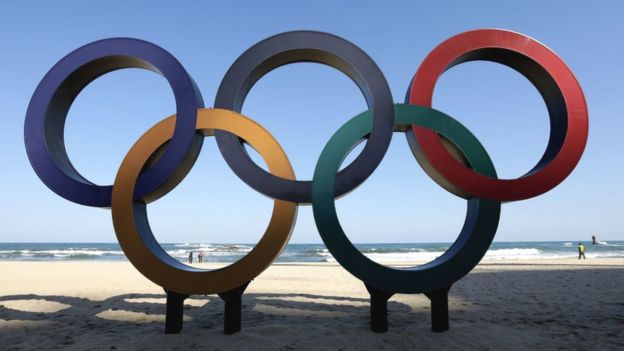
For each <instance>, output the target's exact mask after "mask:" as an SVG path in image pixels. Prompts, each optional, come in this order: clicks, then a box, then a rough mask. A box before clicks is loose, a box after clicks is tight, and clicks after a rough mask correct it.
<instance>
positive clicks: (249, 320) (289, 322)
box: [0, 259, 624, 350]
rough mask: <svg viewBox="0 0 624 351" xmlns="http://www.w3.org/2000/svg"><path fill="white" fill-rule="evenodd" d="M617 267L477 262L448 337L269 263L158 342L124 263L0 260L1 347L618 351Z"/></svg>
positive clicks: (352, 282)
mask: <svg viewBox="0 0 624 351" xmlns="http://www.w3.org/2000/svg"><path fill="white" fill-rule="evenodd" d="M623 287H624V259H591V260H590V259H588V260H585V261H578V260H575V259H559V260H531V261H519V260H508V261H484V262H482V263H481V264H480V265H479V266H478V267H476V268H475V269H474V270H473V271H472V272H471V273H470V274H468V275H467V276H466V277H464V278H463V279H462V280H460V281H459V282H457V283H456V284H455V285H454V286H453V287H452V289H451V291H450V294H449V315H450V328H451V329H450V330H448V331H446V332H444V333H433V332H431V331H430V315H429V300H428V299H427V298H426V297H425V296H423V295H395V296H393V297H392V298H391V299H390V301H389V303H388V310H389V328H390V329H389V331H388V332H387V333H383V334H376V333H373V332H371V331H370V329H369V305H368V294H367V293H366V289H365V288H364V286H363V284H362V283H361V282H360V281H359V280H357V279H356V278H354V277H352V276H351V275H350V274H349V273H347V272H346V271H345V270H344V269H343V268H342V267H341V266H339V265H338V264H335V263H321V264H312V263H306V264H274V265H273V266H271V267H270V268H269V269H268V270H267V271H265V272H264V273H263V274H261V275H260V276H259V277H257V278H256V279H255V280H254V281H253V282H252V283H251V284H250V285H249V287H248V289H247V291H246V293H245V295H244V297H243V312H242V318H243V320H242V328H243V330H242V332H240V333H238V334H235V335H229V336H227V335H223V333H222V329H223V302H222V301H221V300H220V299H219V298H218V297H217V296H215V295H211V296H192V297H191V298H189V299H188V300H187V301H186V304H185V312H184V315H185V317H184V318H185V323H184V330H183V331H182V333H181V334H179V335H165V334H164V313H165V304H164V303H165V296H164V293H163V291H162V290H161V288H160V287H158V286H156V285H154V284H153V283H151V282H150V281H148V280H147V279H146V278H144V277H143V276H142V275H140V274H139V273H138V272H137V271H136V270H135V269H134V268H133V267H132V266H131V265H130V264H129V263H127V262H93V261H81V262H0V349H2V350H34V349H36V350H48V349H68V350H148V349H171V350H203V349H209V350H211V349H214V350H225V349H228V350H231V349H235V350H250V349H254V350H325V349H326V350H361V349H376V350H408V349H409V350H429V349H432V350H433V349H436V350H438V349H444V350H477V349H478V350H501V349H505V350H528V349H531V350H622V349H624V291H623V290H622V289H623Z"/></svg>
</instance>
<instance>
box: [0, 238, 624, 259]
mask: <svg viewBox="0 0 624 351" xmlns="http://www.w3.org/2000/svg"><path fill="white" fill-rule="evenodd" d="M450 245H451V243H414V244H355V246H356V247H357V248H358V249H359V250H360V251H361V252H362V253H364V254H365V255H366V256H368V257H369V258H371V259H372V260H374V261H376V262H401V261H415V260H429V261H431V260H433V259H435V258H436V257H438V256H440V255H442V254H443V253H444V252H445V251H446V250H447V249H448V248H449V247H450ZM577 245H578V242H563V241H561V242H559V241H553V242H494V243H492V245H491V246H490V249H489V250H488V252H487V254H486V255H485V258H484V260H491V259H505V260H515V259H535V258H573V257H577ZM161 246H162V247H163V249H165V250H166V251H167V252H168V253H169V255H171V256H172V257H174V258H176V259H178V260H180V261H181V262H186V261H187V258H188V254H189V252H190V251H193V252H194V253H195V256H196V255H197V253H198V252H200V251H201V252H203V254H204V261H206V262H234V261H236V260H238V259H240V258H241V257H242V256H243V255H245V254H246V253H247V252H249V251H250V250H251V249H252V248H253V244H200V243H177V244H161ZM585 247H586V256H587V258H588V259H591V258H608V257H619V258H624V241H609V242H604V241H601V242H599V244H596V245H592V244H591V242H585ZM78 260H94V261H123V260H126V257H125V255H124V253H123V251H121V248H120V247H119V244H117V243H0V261H78ZM332 261H335V260H334V259H333V257H332V256H331V254H330V253H329V252H328V251H327V249H326V248H325V246H324V245H323V244H288V246H287V247H286V249H285V250H284V251H283V252H282V254H281V255H280V256H279V257H278V259H277V262H332Z"/></svg>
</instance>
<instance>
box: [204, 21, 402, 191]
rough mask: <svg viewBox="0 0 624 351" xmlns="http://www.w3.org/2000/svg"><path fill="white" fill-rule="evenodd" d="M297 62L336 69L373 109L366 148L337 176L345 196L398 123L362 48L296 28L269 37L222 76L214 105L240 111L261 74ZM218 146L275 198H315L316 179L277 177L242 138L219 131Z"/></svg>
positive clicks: (377, 72)
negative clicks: (253, 156) (256, 159)
mask: <svg viewBox="0 0 624 351" xmlns="http://www.w3.org/2000/svg"><path fill="white" fill-rule="evenodd" d="M295 62H316V63H322V64H325V65H328V66H330V67H333V68H336V69H337V70H339V71H341V72H342V73H344V74H346V75H347V76H348V77H349V78H351V79H352V80H353V81H354V82H355V84H356V85H357V86H358V87H359V88H360V90H361V91H362V93H363V94H364V98H365V99H366V104H367V105H368V108H369V109H371V110H373V111H374V118H373V128H372V131H371V134H370V136H369V138H368V140H367V142H366V145H364V149H363V150H362V152H361V153H360V154H359V155H358V156H357V157H356V158H355V160H353V162H352V163H351V164H349V165H348V166H347V167H345V168H344V169H343V170H342V171H340V172H339V173H338V174H337V175H336V187H335V192H334V194H335V195H336V196H341V195H344V194H346V193H348V192H349V191H351V190H353V189H354V188H356V187H357V186H358V185H360V184H361V183H362V182H364V181H365V180H366V178H368V177H369V176H370V175H371V174H372V173H373V172H374V171H375V168H377V166H378V165H379V163H380V162H381V160H382V159H383V157H384V155H385V153H386V150H387V149H388V146H389V145H390V140H391V139H392V132H393V124H394V106H393V102H392V94H391V93H390V88H389V87H388V83H387V82H386V78H385V77H384V75H383V74H382V73H381V70H380V69H379V67H377V65H376V64H375V62H374V61H373V60H372V59H371V58H370V57H369V56H368V55H367V54H366V53H365V52H364V51H362V50H361V49H360V48H358V47H357V46H355V45H354V44H352V43H350V42H348V41H346V40H345V39H342V38H340V37H337V36H334V35H331V34H327V33H322V32H313V31H295V32H286V33H282V34H278V35H275V36H272V37H270V38H267V39H265V40H263V41H261V42H259V43H257V44H256V45H254V46H252V47H251V48H249V49H248V50H247V51H245V52H244V53H243V54H242V55H241V56H240V57H239V58H238V59H237V60H236V61H235V62H234V63H233V64H232V66H231V67H230V69H229V70H228V71H227V73H226V74H225V77H224V78H223V80H222V81H221V85H220V86H219V90H218V91H217V96H216V98H215V104H214V107H215V108H223V109H228V110H232V111H236V112H241V110H242V107H243V102H244V101H245V97H247V94H248V93H249V91H250V90H251V88H252V86H253V85H254V84H255V83H256V82H257V81H258V80H259V79H260V78H262V76H264V75H265V74H267V73H268V72H270V71H271V70H273V69H275V68H278V67H280V66H283V65H286V64H289V63H295ZM215 137H216V140H217V145H218V146H219V150H220V151H221V154H222V155H223V158H224V159H225V161H226V162H227V164H228V165H229V166H230V168H232V170H233V171H234V173H235V174H236V175H237V176H238V177H239V178H240V179H241V180H243V181H244V182H245V183H247V185H249V186H250V187H251V188H253V189H255V190H256V191H258V192H260V193H262V194H264V195H267V196H269V197H272V198H275V199H281V200H286V201H294V202H299V203H310V202H311V201H312V181H309V180H306V181H300V180H287V179H284V178H279V177H276V176H274V175H272V174H270V173H268V172H267V171H265V170H264V169H262V168H261V167H259V166H258V165H256V164H255V163H254V161H253V160H252V159H251V158H250V157H249V155H248V154H247V151H246V150H245V148H244V146H243V142H244V141H243V140H240V138H238V137H237V136H236V135H233V134H231V133H229V132H225V131H221V130H216V131H215Z"/></svg>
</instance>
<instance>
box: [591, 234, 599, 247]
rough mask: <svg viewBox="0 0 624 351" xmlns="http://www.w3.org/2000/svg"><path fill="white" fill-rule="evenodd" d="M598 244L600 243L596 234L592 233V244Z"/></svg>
mask: <svg viewBox="0 0 624 351" xmlns="http://www.w3.org/2000/svg"><path fill="white" fill-rule="evenodd" d="M596 244H598V243H597V242H596V236H595V235H592V245H596Z"/></svg>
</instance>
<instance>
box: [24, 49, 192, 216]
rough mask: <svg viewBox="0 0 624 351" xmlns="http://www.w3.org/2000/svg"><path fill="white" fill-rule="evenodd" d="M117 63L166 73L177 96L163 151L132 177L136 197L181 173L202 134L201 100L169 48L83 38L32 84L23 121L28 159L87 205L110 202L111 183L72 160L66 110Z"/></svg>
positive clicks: (58, 189) (54, 185)
mask: <svg viewBox="0 0 624 351" xmlns="http://www.w3.org/2000/svg"><path fill="white" fill-rule="evenodd" d="M122 68H144V69H148V70H150V71H154V72H156V73H159V74H160V75H162V76H163V77H165V78H166V79H167V81H168V82H169V85H170V86H171V88H172V90H173V95H174V97H175V101H176V115H177V119H176V125H175V130H174V132H173V137H172V138H171V141H170V143H169V144H168V146H167V148H166V149H165V150H164V151H163V153H162V156H161V157H160V158H159V159H157V160H156V161H154V162H153V164H152V165H150V166H151V167H150V168H148V169H146V170H145V171H144V172H143V173H142V174H141V175H140V176H139V178H138V180H137V187H136V191H135V198H146V197H149V196H151V195H152V194H153V193H155V192H157V191H158V189H159V188H160V187H161V186H163V185H165V184H167V183H170V182H171V181H172V179H174V178H176V177H177V178H179V177H183V175H182V173H184V169H185V167H186V166H189V164H191V165H192V163H193V161H194V160H195V159H196V158H197V155H198V154H199V150H200V149H201V144H202V141H203V137H202V136H200V135H197V134H196V133H195V124H196V117H197V108H202V107H203V106H204V103H203V99H202V97H201V94H200V92H199V89H198V88H197V86H196V85H195V82H194V81H193V79H192V78H191V77H190V75H189V74H188V73H187V72H186V70H185V69H184V68H183V67H182V65H181V64H180V62H178V60H176V59H175V57H173V56H172V55H171V54H170V53H168V52H167V51H165V50H164V49H162V48H160V47H159V46H156V45H154V44H152V43H149V42H146V41H143V40H138V39H131V38H112V39H104V40H100V41H96V42H93V43H90V44H87V45H85V46H83V47H81V48H79V49H77V50H75V51H73V52H71V53H70V54H68V55H67V56H65V57H64V58H63V59H61V60H60V61H59V62H58V63H57V64H55V65H54V66H53V67H52V69H50V71H49V72H48V73H47V74H46V75H45V77H43V79H42V80H41V82H40V83H39V85H38V86H37V89H36V90H35V92H34V94H33V96H32V98H31V100H30V104H29V105H28V111H27V112H26V122H25V125H24V140H25V144H26V153H27V154H28V159H29V160H30V163H31V165H32V167H33V169H34V170H35V172H36V173H37V175H38V176H39V178H40V179H41V180H42V181H43V183H45V184H46V186H48V188H50V189H51V190H52V191H54V192H55V193H57V194H58V195H60V196H62V197H64V198H65V199H67V200H69V201H73V202H75V203H78V204H81V205H87V206H94V207H110V204H111V193H112V186H111V185H106V186H99V185H95V184H93V183H91V182H90V181H88V180H87V179H85V178H84V177H83V176H81V175H80V174H79V173H78V171H76V169H75V168H74V166H73V165H72V164H71V162H70V160H69V157H68V156H67V151H66V150H65V142H64V127H65V120H66V119H67V113H68V111H69V108H70V106H71V104H72V103H73V101H74V99H75V98H76V96H77V95H78V94H79V93H80V91H82V89H84V87H85V86H87V85H88V84H89V83H90V82H92V81H93V80H95V79H96V78H98V77H100V76H101V75H103V74H106V73H108V72H111V71H115V70H118V69H122Z"/></svg>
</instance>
